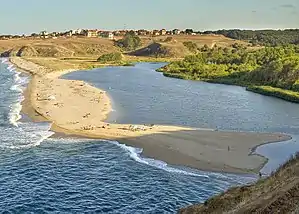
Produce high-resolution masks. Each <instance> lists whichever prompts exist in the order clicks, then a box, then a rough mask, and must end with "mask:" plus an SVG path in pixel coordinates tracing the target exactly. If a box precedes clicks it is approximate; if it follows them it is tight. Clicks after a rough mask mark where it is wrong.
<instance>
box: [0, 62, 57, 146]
mask: <svg viewBox="0 0 299 214" xmlns="http://www.w3.org/2000/svg"><path fill="white" fill-rule="evenodd" d="M0 63H2V64H4V69H5V70H4V72H6V74H4V75H5V76H10V80H9V82H8V83H9V84H10V86H9V87H8V89H10V90H6V89H5V93H7V97H8V99H7V100H9V103H3V104H7V107H8V118H7V122H8V123H9V124H10V125H8V123H7V125H6V126H2V127H0V131H1V133H5V134H4V135H2V139H1V140H2V144H1V145H0V148H2V149H3V148H4V149H25V148H31V147H35V146H39V145H40V144H41V143H42V142H43V141H44V140H45V139H47V138H49V137H50V136H52V135H53V134H54V132H52V131H50V129H51V124H50V123H33V122H29V121H26V122H20V121H19V120H20V119H21V118H22V114H21V110H22V101H23V100H24V96H23V91H24V89H25V88H26V86H27V84H28V82H29V78H28V77H27V76H24V75H22V73H21V72H19V71H17V70H16V68H15V66H14V65H12V64H11V63H10V62H9V60H8V59H7V58H1V59H0ZM1 73H2V72H1ZM1 73H0V75H1ZM0 90H1V88H0Z"/></svg>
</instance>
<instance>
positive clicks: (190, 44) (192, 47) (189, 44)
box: [183, 41, 198, 53]
mask: <svg viewBox="0 0 299 214" xmlns="http://www.w3.org/2000/svg"><path fill="white" fill-rule="evenodd" d="M183 45H184V46H185V47H187V48H188V50H189V51H190V52H191V53H197V49H198V47H197V44H196V43H194V42H191V41H187V42H183Z"/></svg>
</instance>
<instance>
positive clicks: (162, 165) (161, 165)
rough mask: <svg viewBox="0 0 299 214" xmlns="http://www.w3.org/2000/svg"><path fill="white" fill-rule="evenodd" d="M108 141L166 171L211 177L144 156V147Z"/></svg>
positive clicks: (139, 160)
mask: <svg viewBox="0 0 299 214" xmlns="http://www.w3.org/2000/svg"><path fill="white" fill-rule="evenodd" d="M107 142H109V143H112V144H114V145H116V146H118V147H120V148H122V149H123V150H125V151H126V152H128V153H129V155H130V157H131V158H132V159H133V160H135V161H137V162H139V163H143V164H146V165H149V166H152V167H156V168H159V169H162V170H164V171H167V172H171V173H177V174H183V175H190V176H196V177H203V178H209V176H208V175H205V174H198V173H194V172H188V171H187V170H183V169H179V168H175V167H171V166H169V165H168V164H167V163H165V162H164V161H160V160H155V159H152V158H145V157H142V156H141V154H142V151H143V149H141V148H135V147H131V146H127V145H125V144H120V143H119V142H117V141H107Z"/></svg>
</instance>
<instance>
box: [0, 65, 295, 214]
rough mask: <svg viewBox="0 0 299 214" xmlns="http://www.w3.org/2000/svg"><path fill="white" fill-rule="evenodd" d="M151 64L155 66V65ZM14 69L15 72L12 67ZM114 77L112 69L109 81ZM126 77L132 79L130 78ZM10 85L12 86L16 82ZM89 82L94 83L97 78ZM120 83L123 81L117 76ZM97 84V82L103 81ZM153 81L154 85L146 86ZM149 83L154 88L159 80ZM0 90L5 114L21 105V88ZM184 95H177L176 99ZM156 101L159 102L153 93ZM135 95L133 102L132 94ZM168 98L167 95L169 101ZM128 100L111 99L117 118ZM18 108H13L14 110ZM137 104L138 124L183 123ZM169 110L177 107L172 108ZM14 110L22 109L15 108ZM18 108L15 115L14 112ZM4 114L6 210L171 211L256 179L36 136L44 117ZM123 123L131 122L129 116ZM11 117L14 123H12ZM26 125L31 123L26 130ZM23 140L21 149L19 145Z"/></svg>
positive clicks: (114, 147)
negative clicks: (155, 115)
mask: <svg viewBox="0 0 299 214" xmlns="http://www.w3.org/2000/svg"><path fill="white" fill-rule="evenodd" d="M145 65H147V64H145ZM149 65H150V66H154V65H155V66H157V64H149ZM1 66H2V65H1ZM139 66H141V68H140V67H139ZM159 66H160V65H159ZM136 67H137V68H138V71H141V72H144V73H143V74H146V75H156V74H158V76H155V77H154V78H155V81H154V84H157V82H156V81H158V80H159V79H160V78H163V76H162V77H161V75H160V74H159V73H155V72H153V71H154V68H153V67H150V68H147V67H143V64H138V65H136ZM136 67H135V68H136ZM107 69H110V68H107ZM116 69H118V67H117V68H116ZM131 69H132V68H131ZM11 70H12V71H14V69H11ZM110 71H111V70H110ZM110 71H109V72H110ZM122 71H123V70H122ZM122 71H121V72H122ZM126 71H130V70H126ZM88 72H97V73H96V74H95V75H96V76H98V75H99V72H102V70H101V71H99V70H94V71H88ZM76 74H77V72H74V73H71V74H69V75H76ZM0 75H2V76H3V75H4V76H5V75H7V76H8V77H9V78H12V80H13V78H14V73H11V71H9V70H7V66H4V67H2V68H1V73H0ZM91 75H92V74H91ZM110 75H111V74H110ZM113 75H114V74H113V73H112V76H111V78H112V79H113ZM120 75H121V73H120ZM134 75H135V74H134ZM83 76H86V73H84V75H82V74H80V78H82V77H83ZM88 76H89V75H88ZM100 76H101V75H100ZM64 77H66V76H64ZM120 77H122V76H120ZM133 77H134V76H133ZM72 78H73V77H72ZM114 78H115V77H114ZM3 79H4V78H2V80H3ZM16 79H17V78H16ZM100 79H101V80H104V81H107V85H106V86H107V88H108V90H107V91H108V93H109V94H110V96H111V98H112V99H115V100H117V101H118V99H116V97H115V95H114V94H113V93H110V92H109V87H111V89H110V90H111V91H115V92H117V93H119V91H120V90H119V89H117V88H115V87H112V86H111V82H110V83H109V81H108V80H107V79H106V80H105V79H103V78H100ZM122 79H123V77H122ZM130 79H131V80H133V79H134V78H132V76H131V78H130ZM135 79H136V78H135ZM136 80H138V79H136ZM147 81H149V76H146V81H144V82H147ZM87 82H90V81H87ZM11 83H13V85H14V82H13V81H12V82H11ZM91 83H92V84H93V85H96V82H91ZM122 83H124V82H123V81H122ZM100 84H101V85H102V83H100ZM180 84H181V83H180ZM143 85H144V84H140V85H138V87H137V88H133V89H134V90H133V92H134V91H135V89H138V90H137V92H140V90H141V92H143V93H142V94H143V95H144V94H146V92H145V91H144V90H143V89H142V88H140V87H142V86H143ZM2 86H4V85H1V87H2ZM152 86H153V84H151V87H152ZM154 86H155V87H154V88H155V89H157V85H154ZM158 86H162V85H158ZM7 87H8V88H11V87H12V85H9V86H8V85H7ZM99 87H100V86H99ZM13 89H14V88H13ZM1 92H4V94H3V97H8V98H9V99H7V100H6V101H7V103H5V105H2V106H1V107H3V108H4V109H2V110H3V112H1V113H2V114H1V115H6V116H9V115H10V114H7V113H9V111H6V110H9V109H11V107H14V106H13V105H11V104H15V103H19V104H20V103H21V99H19V96H21V95H22V93H19V92H20V91H19V92H18V90H1ZM127 92H128V91H127ZM164 93H165V91H164ZM172 93H173V92H172ZM174 94H176V93H174ZM162 95H163V96H162V97H167V96H165V94H162ZM120 96H121V97H122V96H124V95H123V94H121V95H120ZM133 96H134V94H133V95H132V94H127V96H125V97H123V98H124V100H126V99H128V97H133ZM143 97H145V96H143ZM183 97H184V96H180V98H181V99H182V98H183ZM139 99H140V98H139ZM151 99H152V98H151ZM154 99H155V100H157V97H154ZM134 100H135V101H136V97H135V98H134ZM137 100H138V99H137ZM171 100H172V99H169V100H167V102H170V101H171ZM127 101H130V102H128V103H122V102H115V104H117V105H120V107H123V108H119V107H117V106H116V105H115V112H116V113H117V114H119V113H120V112H121V114H119V116H117V117H116V119H117V120H122V121H125V119H126V118H125V114H127V113H129V112H127V110H128V109H127V104H128V105H129V104H131V102H132V99H131V100H127ZM136 102H137V101H136ZM136 102H135V103H133V104H136ZM140 102H141V100H139V102H138V103H139V104H140ZM152 103H154V102H152ZM174 107H175V106H174ZM151 108H156V106H155V105H151ZM12 109H15V108H12ZM16 109H17V110H18V108H16ZM138 109H139V111H137V112H138V114H139V116H140V117H139V116H138V115H135V117H139V118H140V120H139V122H138V123H149V122H151V121H155V123H158V119H160V120H159V123H164V122H163V121H165V123H168V124H176V123H177V122H176V121H182V119H181V118H182V116H180V115H179V118H176V117H174V118H173V119H170V120H169V118H163V117H161V115H165V113H163V111H162V114H159V117H158V119H157V118H154V120H151V119H153V118H152V116H153V114H150V115H147V114H146V113H142V112H143V110H144V109H143V107H140V106H139V107H138V108H137V110H138ZM172 111H173V112H174V113H175V108H173V109H172ZM140 112H141V113H140ZM147 112H148V111H147ZM17 113H18V114H20V112H19V111H18V112H17ZM18 114H14V115H16V116H18ZM135 114H136V112H135ZM11 115H12V114H11ZM9 118H10V117H3V118H1V119H3V120H2V121H1V122H3V126H1V127H0V131H1V132H2V136H6V137H7V136H10V139H9V140H7V141H5V142H6V143H8V144H6V145H5V144H4V143H5V142H4V141H3V138H2V139H1V146H2V149H0V170H1V172H2V173H1V175H0V207H1V209H2V211H3V212H5V211H7V212H12V213H15V212H35V213H38V212H64V213H68V212H69V213H73V212H103V213H115V212H117V213H126V212H127V213H128V212H132V210H133V211H135V212H136V213H140V212H143V213H153V212H155V213H175V212H176V211H177V210H178V209H179V208H181V207H184V206H187V205H190V204H193V203H198V202H203V201H205V200H206V199H207V198H209V197H211V196H213V195H215V194H218V193H220V192H222V191H225V190H226V189H228V188H229V187H231V186H235V185H244V184H247V183H250V182H253V181H255V180H256V177H253V176H245V175H232V174H220V173H212V172H202V171H198V170H193V169H187V168H184V167H172V166H169V165H165V163H163V162H159V161H157V160H152V159H148V158H146V157H142V156H140V155H139V154H140V150H139V149H137V148H133V147H124V146H123V145H120V144H118V143H117V142H109V141H102V140H92V139H82V138H67V137H65V136H64V137H63V138H61V137H55V138H47V137H46V138H44V139H43V140H42V141H40V140H41V137H43V136H45V135H43V134H52V133H51V132H50V131H49V129H50V126H49V124H48V123H33V124H32V125H33V126H28V125H30V120H26V118H23V119H21V120H18V117H11V118H15V119H16V120H12V121H11V120H9ZM188 118H190V119H189V120H188V123H186V125H188V124H191V123H190V122H189V121H192V117H191V116H190V117H188ZM109 119H110V118H109ZM127 119H128V118H127ZM141 119H142V120H141ZM127 121H128V123H129V122H131V119H128V120H127ZM136 121H137V119H136ZM167 121H168V122H167ZM169 121H170V122H169ZM174 121H175V122H174ZM13 123H16V124H17V126H16V124H13ZM26 126H28V127H27V128H26ZM200 126H201V124H198V126H197V127H200ZM207 127H208V126H207ZM7 131H10V133H11V135H8V132H7ZM18 131H22V138H20V136H19V135H16V133H17V132H18ZM23 139H25V140H26V141H23ZM24 142H25V143H26V147H25V146H24V144H22V143H24ZM20 143H21V145H20ZM11 145H13V146H14V147H11ZM3 146H4V147H3ZM15 146H19V147H18V148H17V147H15ZM293 151H294V150H293ZM138 155H139V156H138ZM144 161H146V163H144ZM173 170H176V171H175V172H174V171H173ZM186 172H188V173H186Z"/></svg>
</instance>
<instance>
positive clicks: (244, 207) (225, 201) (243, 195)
mask: <svg viewBox="0 0 299 214" xmlns="http://www.w3.org/2000/svg"><path fill="white" fill-rule="evenodd" d="M298 212H299V154H297V155H295V156H294V158H292V159H290V160H289V161H288V162H287V163H285V164H284V165H283V166H282V167H280V169H278V170H277V171H276V172H275V173H274V174H273V175H271V176H270V177H268V178H265V179H261V180H259V181H257V182H256V183H255V184H252V185H248V186H243V187H234V188H231V189H230V190H228V191H227V192H225V193H222V194H220V195H218V196H215V197H213V198H211V199H209V200H207V201H206V202H205V203H204V204H198V205H193V206H190V207H187V208H183V209H181V210H180V211H179V213H180V214H196V213H240V214H241V213H242V214H243V213H294V214H295V213H298Z"/></svg>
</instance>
